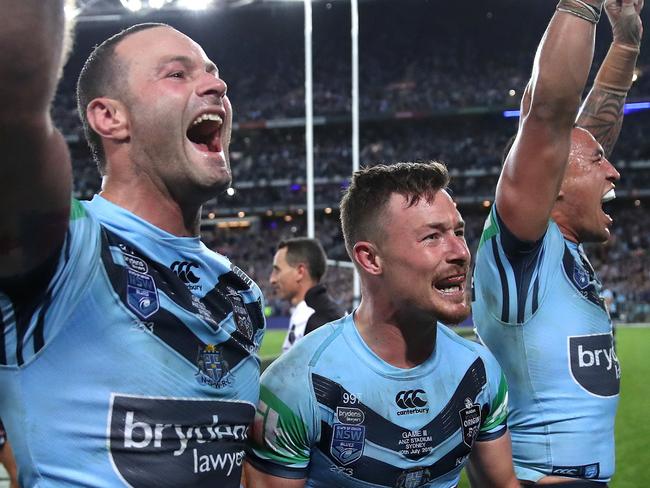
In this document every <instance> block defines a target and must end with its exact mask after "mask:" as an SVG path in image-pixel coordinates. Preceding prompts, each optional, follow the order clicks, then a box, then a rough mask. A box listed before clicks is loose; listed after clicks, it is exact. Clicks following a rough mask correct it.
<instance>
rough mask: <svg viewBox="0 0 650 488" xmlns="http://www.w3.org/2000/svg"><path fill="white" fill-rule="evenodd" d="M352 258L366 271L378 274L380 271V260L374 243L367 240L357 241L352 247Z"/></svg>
mask: <svg viewBox="0 0 650 488" xmlns="http://www.w3.org/2000/svg"><path fill="white" fill-rule="evenodd" d="M352 254H353V256H354V260H355V261H356V262H357V263H358V264H359V266H361V269H363V270H364V271H365V272H366V273H368V274H371V275H380V274H381V273H382V262H381V257H380V256H379V253H378V250H377V248H376V247H375V245H374V244H373V243H371V242H368V241H359V242H357V243H356V244H355V245H354V248H353V249H352Z"/></svg>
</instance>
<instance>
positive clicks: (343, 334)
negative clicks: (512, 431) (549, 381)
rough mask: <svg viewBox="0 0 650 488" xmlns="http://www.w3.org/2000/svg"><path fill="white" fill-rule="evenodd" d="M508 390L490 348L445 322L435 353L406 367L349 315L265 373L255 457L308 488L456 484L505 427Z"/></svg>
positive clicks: (270, 470) (257, 462) (319, 331)
mask: <svg viewBox="0 0 650 488" xmlns="http://www.w3.org/2000/svg"><path fill="white" fill-rule="evenodd" d="M507 391H508V390H507V386H506V382H505V378H504V376H503V374H502V373H501V369H500V368H499V365H498V364H497V362H496V360H495V359H494V357H493V356H492V354H490V352H489V351H488V350H487V349H486V348H484V347H483V346H481V345H479V344H477V343H474V342H471V341H468V340H465V339H463V338H461V337H460V336H458V335H457V334H455V333H453V332H451V331H450V330H449V329H448V328H446V327H445V326H443V325H438V333H437V342H436V346H435V350H434V353H433V354H432V355H431V356H430V357H429V358H428V359H427V360H426V361H425V362H424V363H422V364H420V365H418V366H416V367H414V368H411V369H401V368H396V367H394V366H391V365H389V364H388V363H386V362H385V361H383V360H382V359H380V358H379V357H378V356H376V355H375V354H374V353H373V352H372V351H371V350H370V348H368V346H367V345H366V344H365V342H364V341H363V339H362V338H361V336H360V335H359V333H358V331H357V328H356V326H355V324H354V320H353V316H352V315H348V316H346V317H344V318H342V319H340V320H337V321H336V322H332V323H330V324H328V325H325V326H323V327H321V328H319V329H317V330H316V331H314V332H312V333H310V334H308V335H307V336H305V337H304V338H303V339H302V340H301V341H300V342H298V343H297V344H296V345H295V346H294V347H293V348H292V349H291V350H290V351H289V352H288V353H287V354H285V355H283V356H281V357H280V358H279V359H278V360H276V361H275V362H274V363H273V364H272V365H271V366H270V367H269V368H268V369H267V370H266V371H265V372H264V374H263V375H262V387H261V393H260V403H259V406H258V409H257V414H256V416H255V427H254V429H253V432H254V434H253V436H251V442H252V452H251V453H250V456H249V457H248V460H249V461H250V462H251V463H252V464H253V465H254V466H255V467H257V468H258V469H260V470H261V471H264V472H267V473H270V474H272V475H275V476H281V477H285V478H298V479H301V478H307V485H306V486H308V487H319V488H325V487H327V488H331V487H334V486H336V487H366V488H367V487H385V486H390V487H397V488H410V487H445V488H450V487H455V486H456V485H457V483H458V480H459V476H460V471H461V469H462V468H463V466H464V465H465V463H466V461H467V458H468V456H469V454H470V451H471V448H472V445H473V444H474V442H475V441H484V440H491V439H496V438H498V437H500V436H502V435H503V434H504V433H505V432H506V416H507Z"/></svg>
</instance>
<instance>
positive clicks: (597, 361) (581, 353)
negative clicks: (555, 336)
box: [567, 333, 621, 397]
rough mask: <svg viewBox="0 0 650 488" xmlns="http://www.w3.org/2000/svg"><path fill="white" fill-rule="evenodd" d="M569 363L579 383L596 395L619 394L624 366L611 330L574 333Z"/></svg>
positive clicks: (569, 344)
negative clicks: (621, 364)
mask: <svg viewBox="0 0 650 488" xmlns="http://www.w3.org/2000/svg"><path fill="white" fill-rule="evenodd" d="M567 347H568V349H569V351H568V352H569V363H570V366H571V375H572V376H573V379H574V380H575V382H576V383H578V384H579V385H580V386H581V387H582V388H584V389H585V390H586V391H587V392H589V393H591V394H592V395H596V396H601V397H611V396H615V395H618V393H619V391H620V384H621V383H620V382H621V366H620V364H619V362H618V356H616V351H615V350H614V341H613V338H612V334H611V333H606V334H593V335H583V336H570V337H569V338H568V344H567Z"/></svg>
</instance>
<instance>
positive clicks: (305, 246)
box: [278, 237, 327, 282]
mask: <svg viewBox="0 0 650 488" xmlns="http://www.w3.org/2000/svg"><path fill="white" fill-rule="evenodd" d="M285 247H286V248H287V257H286V259H287V263H289V266H292V267H296V266H298V265H299V264H300V263H303V264H305V265H307V270H308V271H309V275H310V276H311V278H312V279H313V280H314V281H316V282H320V280H321V278H322V277H323V275H324V274H325V271H326V270H327V255H326V254H325V250H324V249H323V246H322V245H321V243H320V242H319V241H318V240H317V239H311V238H309V237H294V238H293V239H287V240H285V241H280V243H279V244H278V251H279V250H280V249H284V248H285Z"/></svg>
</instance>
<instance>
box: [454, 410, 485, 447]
mask: <svg viewBox="0 0 650 488" xmlns="http://www.w3.org/2000/svg"><path fill="white" fill-rule="evenodd" d="M458 413H459V415H460V423H461V431H462V433H463V443H464V444H465V445H466V446H467V447H472V445H473V444H474V441H475V440H476V437H477V436H478V433H479V430H480V428H481V406H480V405H479V404H478V403H472V400H470V399H469V398H466V399H465V408H463V409H462V410H461V411H460V412H458Z"/></svg>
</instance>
